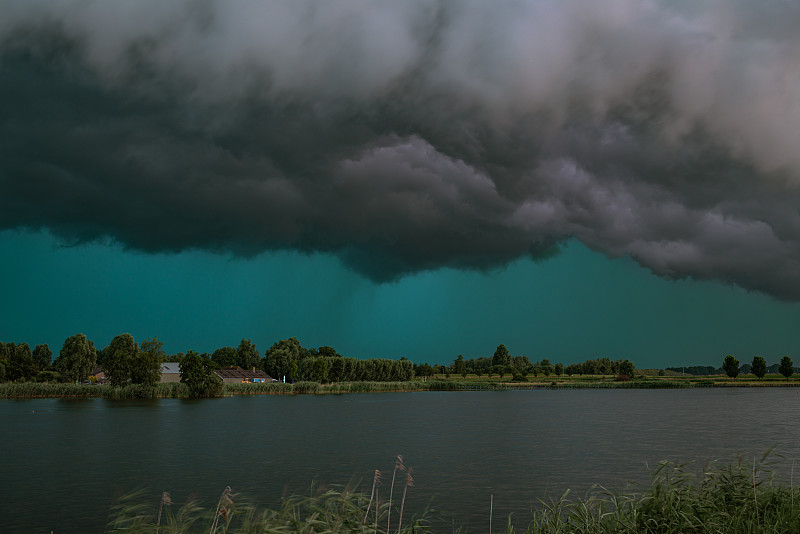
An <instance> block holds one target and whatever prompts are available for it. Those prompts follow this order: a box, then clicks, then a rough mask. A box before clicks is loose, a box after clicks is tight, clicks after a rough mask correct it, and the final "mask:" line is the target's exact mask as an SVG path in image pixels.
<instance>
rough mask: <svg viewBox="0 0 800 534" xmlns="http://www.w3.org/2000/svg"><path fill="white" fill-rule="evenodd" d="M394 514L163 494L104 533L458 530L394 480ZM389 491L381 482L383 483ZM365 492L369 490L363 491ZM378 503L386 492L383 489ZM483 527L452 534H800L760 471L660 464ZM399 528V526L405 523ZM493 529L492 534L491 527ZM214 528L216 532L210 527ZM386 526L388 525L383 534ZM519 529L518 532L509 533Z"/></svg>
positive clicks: (294, 500)
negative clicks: (619, 483) (618, 483)
mask: <svg viewBox="0 0 800 534" xmlns="http://www.w3.org/2000/svg"><path fill="white" fill-rule="evenodd" d="M398 480H399V481H400V482H399V486H400V487H395V488H394V490H395V492H394V496H395V500H394V502H393V506H392V507H391V518H390V517H389V513H390V512H389V510H390V506H389V505H388V504H387V502H386V500H385V499H386V496H385V495H383V494H382V498H383V499H384V500H382V501H380V502H379V503H378V502H377V501H376V500H375V499H374V498H373V497H374V493H359V492H356V491H353V490H351V489H339V490H328V491H324V492H319V493H317V494H315V495H313V496H310V497H296V496H295V497H289V498H286V499H284V500H283V501H282V502H281V503H280V505H279V506H278V507H274V508H270V507H262V506H259V505H255V504H252V503H249V502H247V500H246V499H244V498H243V497H240V496H238V495H236V494H234V493H232V492H231V491H230V489H229V488H226V490H225V491H224V492H223V493H222V495H221V497H220V499H219V501H218V502H216V503H212V504H210V505H206V506H204V505H203V504H201V503H198V502H197V501H190V502H187V503H184V504H182V505H176V504H172V503H171V500H170V498H169V495H168V494H162V498H161V500H159V499H158V497H157V496H154V497H153V498H148V497H147V496H146V495H145V494H143V493H141V492H140V493H137V494H134V495H129V496H126V497H123V498H122V499H121V500H120V501H119V502H118V503H117V504H116V505H115V506H114V507H113V509H112V511H111V514H110V516H109V523H108V525H109V530H113V531H122V532H156V531H160V532H165V533H169V532H209V529H211V530H210V532H230V533H275V532H309V533H310V532H357V533H376V534H379V533H386V532H400V533H410V532H439V531H442V532H444V531H448V532H449V531H452V529H440V528H438V527H434V526H432V525H441V524H458V518H447V517H438V516H436V515H435V514H431V513H430V512H423V513H422V514H421V515H419V516H416V517H414V516H412V515H411V513H410V511H409V510H408V509H404V508H403V505H404V501H402V500H401V497H400V496H401V495H403V494H404V492H405V491H414V488H413V486H410V485H408V484H406V483H404V482H403V481H404V480H406V479H405V476H401V477H398ZM384 481H385V480H384ZM368 489H369V488H367V490H368ZM383 490H384V493H385V491H386V488H383ZM488 502H489V496H488V495H487V514H486V520H485V524H481V525H470V526H469V528H457V529H455V531H456V532H486V531H490V532H495V533H497V532H504V533H508V534H510V533H512V532H526V533H531V534H534V533H539V534H561V533H564V534H566V533H585V534H594V533H597V534H600V533H605V534H608V533H620V534H641V533H654V534H655V533H665V534H667V533H669V534H671V533H675V534H678V533H697V534H703V533H712V532H713V533H717V534H720V533H721V534H727V533H730V534H734V533H736V534H739V533H745V532H759V533H767V532H768V533H795V532H800V492H798V490H797V488H796V487H794V486H792V485H791V484H787V483H785V482H777V481H776V476H775V474H774V473H773V472H772V471H771V470H770V469H769V468H768V466H766V465H765V464H764V463H763V462H758V463H755V464H753V463H749V462H744V461H734V462H731V463H727V464H712V465H710V466H706V467H705V468H704V469H702V470H698V469H694V468H691V467H690V466H685V465H677V464H673V463H668V462H663V463H661V464H659V465H658V467H657V468H656V469H655V470H653V472H652V473H651V483H650V484H649V486H648V487H646V488H643V489H642V490H641V491H635V490H634V491H628V492H614V491H610V490H606V489H604V488H603V487H601V486H596V487H595V490H594V491H592V492H591V493H590V494H589V495H588V496H586V497H584V498H576V499H573V498H571V494H570V493H569V492H568V491H567V492H565V493H564V495H563V496H562V497H561V498H560V499H558V500H555V501H551V502H549V503H542V504H541V505H540V506H539V507H538V509H535V510H534V512H533V514H532V517H530V518H528V519H524V518H516V517H515V518H513V519H514V521H513V524H512V520H511V519H512V518H500V517H492V516H491V515H490V513H489V506H488ZM401 518H402V519H401ZM490 524H491V525H492V526H491V527H490ZM215 525H216V527H215ZM387 525H391V526H390V527H389V528H387ZM514 525H516V526H514Z"/></svg>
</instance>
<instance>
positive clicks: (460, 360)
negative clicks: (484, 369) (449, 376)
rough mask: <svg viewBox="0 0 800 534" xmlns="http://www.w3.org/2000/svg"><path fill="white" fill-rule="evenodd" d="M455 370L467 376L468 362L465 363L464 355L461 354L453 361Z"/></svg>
mask: <svg viewBox="0 0 800 534" xmlns="http://www.w3.org/2000/svg"><path fill="white" fill-rule="evenodd" d="M453 372H454V373H456V374H459V375H461V376H463V377H465V378H466V376H467V364H466V363H464V356H462V355H461V354H459V355H458V357H457V358H456V359H455V360H454V361H453Z"/></svg>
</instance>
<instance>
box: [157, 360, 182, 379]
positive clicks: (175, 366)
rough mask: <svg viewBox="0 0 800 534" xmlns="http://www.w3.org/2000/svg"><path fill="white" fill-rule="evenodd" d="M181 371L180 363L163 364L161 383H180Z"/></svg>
mask: <svg viewBox="0 0 800 534" xmlns="http://www.w3.org/2000/svg"><path fill="white" fill-rule="evenodd" d="M180 381H181V369H180V364H179V363H178V362H166V363H162V364H161V382H162V383H163V382H180Z"/></svg>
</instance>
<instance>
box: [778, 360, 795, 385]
mask: <svg viewBox="0 0 800 534" xmlns="http://www.w3.org/2000/svg"><path fill="white" fill-rule="evenodd" d="M778 371H779V372H780V373H781V374H782V375H783V376H785V377H786V380H789V377H790V376H792V375H793V374H794V363H793V362H792V359H791V358H790V357H788V356H784V357H783V358H781V365H780V367H778Z"/></svg>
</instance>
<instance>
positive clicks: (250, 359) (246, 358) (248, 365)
mask: <svg viewBox="0 0 800 534" xmlns="http://www.w3.org/2000/svg"><path fill="white" fill-rule="evenodd" d="M236 365H238V366H239V367H241V368H242V369H255V368H256V367H261V356H259V354H258V349H256V345H255V343H253V342H252V341H250V340H249V339H242V341H241V343H239V348H238V349H236Z"/></svg>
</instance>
